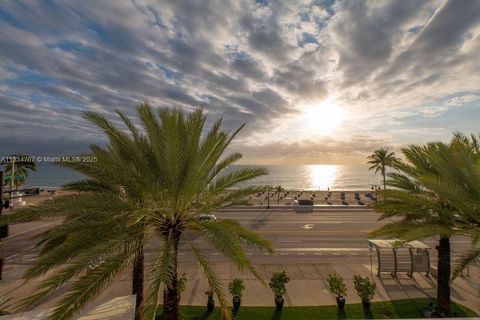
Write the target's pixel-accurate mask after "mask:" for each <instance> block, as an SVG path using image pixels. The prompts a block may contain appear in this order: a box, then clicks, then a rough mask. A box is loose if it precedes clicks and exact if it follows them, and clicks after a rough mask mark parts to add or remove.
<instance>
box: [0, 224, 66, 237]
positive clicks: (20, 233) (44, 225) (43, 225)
mask: <svg viewBox="0 0 480 320" xmlns="http://www.w3.org/2000/svg"><path fill="white" fill-rule="evenodd" d="M55 223H56V224H58V222H50V223H46V224H42V225H41V226H38V227H35V228H31V229H28V230H25V231H22V232H19V233H15V234H12V235H11V236H8V237H6V238H3V239H2V240H3V241H5V240H7V239H11V238H15V237H17V236H19V235H22V234H25V233H28V232H31V231H33V230H36V229H40V228H44V227H46V226H49V225H51V224H55Z"/></svg>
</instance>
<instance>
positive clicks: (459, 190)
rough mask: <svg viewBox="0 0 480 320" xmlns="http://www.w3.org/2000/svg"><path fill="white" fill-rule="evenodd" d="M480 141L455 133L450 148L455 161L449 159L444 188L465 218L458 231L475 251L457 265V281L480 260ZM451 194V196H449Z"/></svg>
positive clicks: (468, 253)
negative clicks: (467, 268) (468, 239)
mask: <svg viewBox="0 0 480 320" xmlns="http://www.w3.org/2000/svg"><path fill="white" fill-rule="evenodd" d="M479 138H480V137H476V136H475V135H470V137H467V136H465V135H463V134H461V133H455V134H454V138H453V139H452V141H451V143H450V146H451V148H452V149H453V150H454V153H453V155H454V157H452V159H448V160H449V161H450V163H452V166H451V168H450V170H449V171H448V172H446V173H445V176H446V178H447V179H448V180H447V182H446V185H445V186H444V190H445V191H446V192H445V194H448V197H449V201H450V203H451V204H452V205H453V206H454V207H455V208H457V209H458V211H459V215H460V216H461V217H462V218H463V221H462V223H459V224H458V228H460V229H462V230H463V231H464V233H465V235H467V236H469V237H470V238H471V239H472V247H471V248H470V249H469V250H468V251H467V252H465V253H464V254H463V255H462V257H461V259H460V261H458V262H457V263H456V266H455V268H454V271H453V277H454V278H455V277H456V276H458V275H459V274H460V273H461V272H462V271H463V270H464V269H465V268H466V267H468V266H469V265H470V264H474V263H477V262H478V261H479V260H480V245H479V244H480V142H479V141H480V139H479ZM447 191H448V192H447Z"/></svg>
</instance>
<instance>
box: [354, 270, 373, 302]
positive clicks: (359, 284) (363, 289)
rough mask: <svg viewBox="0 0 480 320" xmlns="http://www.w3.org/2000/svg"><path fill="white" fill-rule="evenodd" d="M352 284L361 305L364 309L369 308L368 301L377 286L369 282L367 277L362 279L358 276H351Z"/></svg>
mask: <svg viewBox="0 0 480 320" xmlns="http://www.w3.org/2000/svg"><path fill="white" fill-rule="evenodd" d="M353 284H354V286H355V290H356V291H357V294H358V296H359V297H360V299H362V304H363V307H364V308H365V309H369V308H370V301H371V300H372V298H373V296H374V295H375V290H376V289H377V285H376V284H375V282H373V281H371V280H370V279H369V278H368V277H365V278H364V277H362V276H361V275H359V274H356V275H354V276H353Z"/></svg>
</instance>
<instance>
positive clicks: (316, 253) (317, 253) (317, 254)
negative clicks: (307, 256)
mask: <svg viewBox="0 0 480 320" xmlns="http://www.w3.org/2000/svg"><path fill="white" fill-rule="evenodd" d="M314 255H316V256H323V253H321V252H315V253H314Z"/></svg>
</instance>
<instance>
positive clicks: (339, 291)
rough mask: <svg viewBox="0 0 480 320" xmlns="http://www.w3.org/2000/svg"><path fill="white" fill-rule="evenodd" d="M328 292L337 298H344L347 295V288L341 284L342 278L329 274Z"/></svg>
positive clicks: (343, 283)
mask: <svg viewBox="0 0 480 320" xmlns="http://www.w3.org/2000/svg"><path fill="white" fill-rule="evenodd" d="M327 282H328V286H329V288H330V292H331V293H333V294H334V295H335V296H337V297H345V296H346V295H347V286H346V285H345V282H343V278H342V277H340V276H339V275H338V274H336V273H334V274H329V275H328V278H327Z"/></svg>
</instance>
